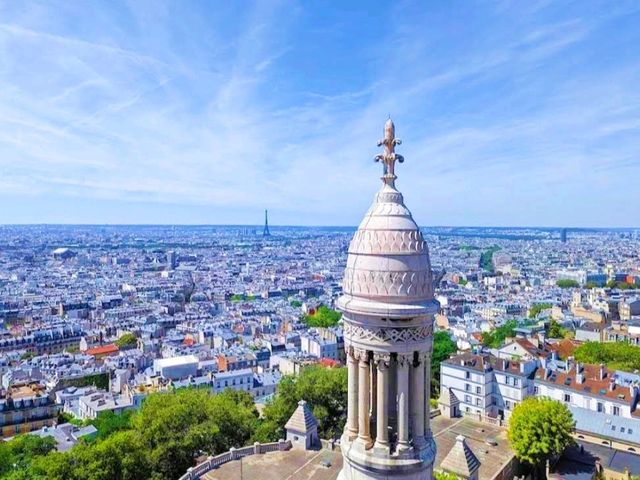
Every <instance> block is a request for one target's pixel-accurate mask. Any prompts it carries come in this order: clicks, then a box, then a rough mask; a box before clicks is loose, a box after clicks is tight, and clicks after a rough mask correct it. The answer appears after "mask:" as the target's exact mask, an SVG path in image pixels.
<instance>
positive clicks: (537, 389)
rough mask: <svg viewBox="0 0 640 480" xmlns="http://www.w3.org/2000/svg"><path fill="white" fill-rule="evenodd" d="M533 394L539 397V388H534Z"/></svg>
mask: <svg viewBox="0 0 640 480" xmlns="http://www.w3.org/2000/svg"><path fill="white" fill-rule="evenodd" d="M533 393H534V394H536V395H538V394H539V393H540V389H539V388H538V386H537V385H536V386H535V387H533Z"/></svg>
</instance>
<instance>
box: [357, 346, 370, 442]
mask: <svg viewBox="0 0 640 480" xmlns="http://www.w3.org/2000/svg"><path fill="white" fill-rule="evenodd" d="M357 355H358V360H359V363H358V373H359V375H358V376H359V378H358V441H359V442H360V443H363V444H364V446H365V448H369V447H370V446H371V434H370V432H369V427H370V425H369V389H370V388H371V386H370V384H369V379H370V374H369V357H368V354H367V351H366V350H359V351H358V352H357Z"/></svg>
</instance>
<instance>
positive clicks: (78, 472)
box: [0, 367, 347, 480]
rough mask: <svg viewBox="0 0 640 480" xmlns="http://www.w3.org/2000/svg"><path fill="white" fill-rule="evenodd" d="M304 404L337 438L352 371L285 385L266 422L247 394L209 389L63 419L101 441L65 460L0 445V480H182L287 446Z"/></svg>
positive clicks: (310, 371) (27, 447)
mask: <svg viewBox="0 0 640 480" xmlns="http://www.w3.org/2000/svg"><path fill="white" fill-rule="evenodd" d="M300 399H305V400H306V401H307V402H308V403H309V406H310V407H311V409H312V411H313V413H314V415H315V416H316V418H317V420H318V426H319V433H320V436H321V437H323V438H331V437H336V436H338V435H339V434H340V433H341V431H342V428H343V425H344V422H345V419H346V407H347V372H346V369H345V368H334V369H325V368H320V367H308V368H305V369H303V371H302V372H301V373H300V375H299V376H297V377H293V376H285V377H283V379H282V382H281V383H280V385H279V386H278V390H277V393H276V395H275V396H274V398H273V401H272V402H271V403H270V404H268V405H267V406H266V407H265V411H264V417H263V418H259V416H258V412H257V410H256V408H255V405H254V403H253V399H252V398H251V396H250V395H249V394H248V393H246V392H237V391H232V390H225V391H224V392H223V393H220V394H217V395H213V394H211V393H210V392H209V391H208V390H206V389H180V390H177V391H174V392H161V393H153V394H151V395H149V396H148V397H147V398H146V399H145V400H144V402H143V404H142V407H141V408H140V410H137V411H127V412H123V413H122V414H120V415H116V414H114V413H103V414H101V415H99V416H98V418H97V419H95V420H90V421H85V422H82V421H79V420H71V419H70V418H69V416H68V415H64V414H63V415H61V416H60V418H59V419H58V420H59V421H61V422H65V421H70V420H71V422H72V423H74V424H76V425H79V426H84V425H88V424H91V425H94V426H95V427H96V429H97V430H98V434H97V436H96V438H95V439H92V440H82V441H80V442H79V443H78V444H77V445H76V446H74V447H73V448H72V449H70V450H68V451H66V452H63V453H61V452H57V451H55V441H54V440H53V439H52V438H50V437H49V438H40V437H37V436H35V435H19V436H17V437H16V438H15V439H13V440H12V441H10V442H0V480H45V479H47V480H113V479H116V480H173V479H177V478H179V477H180V476H182V475H183V474H184V473H185V472H186V470H187V469H188V468H189V467H191V466H193V465H194V464H195V463H196V461H197V458H198V457H201V456H203V455H216V454H219V453H222V452H226V451H228V450H229V449H230V448H231V447H241V446H244V445H248V444H251V443H252V442H254V441H262V442H268V441H276V440H278V439H280V438H283V437H284V425H285V423H286V422H287V420H289V418H290V417H291V415H292V414H293V412H294V410H295V409H296V408H297V406H298V401H299V400H300Z"/></svg>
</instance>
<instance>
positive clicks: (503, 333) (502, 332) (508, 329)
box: [482, 320, 518, 348]
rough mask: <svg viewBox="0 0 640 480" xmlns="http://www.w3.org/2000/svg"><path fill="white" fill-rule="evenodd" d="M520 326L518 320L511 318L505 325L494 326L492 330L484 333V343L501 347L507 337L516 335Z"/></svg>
mask: <svg viewBox="0 0 640 480" xmlns="http://www.w3.org/2000/svg"><path fill="white" fill-rule="evenodd" d="M517 327H518V322H517V321H516V320H509V321H507V322H505V324H504V325H502V326H500V327H498V328H494V329H493V330H491V331H490V332H483V333H482V344H483V345H484V346H486V347H489V348H500V347H501V346H502V344H503V343H504V341H505V340H506V339H507V338H510V337H513V336H514V335H515V329H516V328H517Z"/></svg>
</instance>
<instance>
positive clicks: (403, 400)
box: [396, 354, 410, 452]
mask: <svg viewBox="0 0 640 480" xmlns="http://www.w3.org/2000/svg"><path fill="white" fill-rule="evenodd" d="M409 362H410V357H409V356H407V355H400V354H399V355H398V363H397V370H396V371H397V377H398V452H402V451H404V450H407V449H409V446H410V445H409Z"/></svg>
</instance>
